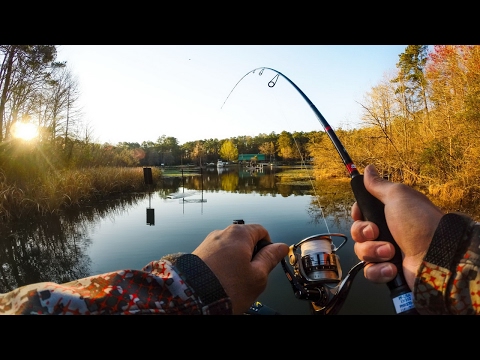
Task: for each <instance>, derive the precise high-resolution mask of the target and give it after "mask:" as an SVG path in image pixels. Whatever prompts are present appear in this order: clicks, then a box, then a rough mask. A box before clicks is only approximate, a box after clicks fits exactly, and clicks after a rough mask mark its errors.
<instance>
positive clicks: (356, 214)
mask: <svg viewBox="0 0 480 360" xmlns="http://www.w3.org/2000/svg"><path fill="white" fill-rule="evenodd" d="M351 216H352V219H353V220H363V215H362V212H361V211H360V206H358V203H357V202H354V203H353V205H352V209H351Z"/></svg>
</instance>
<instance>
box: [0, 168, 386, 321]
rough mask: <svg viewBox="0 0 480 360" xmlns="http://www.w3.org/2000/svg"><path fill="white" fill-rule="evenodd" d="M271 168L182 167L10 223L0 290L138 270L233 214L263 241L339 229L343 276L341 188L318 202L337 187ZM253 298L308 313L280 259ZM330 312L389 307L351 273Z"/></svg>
mask: <svg viewBox="0 0 480 360" xmlns="http://www.w3.org/2000/svg"><path fill="white" fill-rule="evenodd" d="M279 171H281V170H280V169H276V170H270V169H265V170H264V171H263V172H253V173H249V172H247V171H239V170H238V169H236V168H233V169H228V170H223V171H220V173H219V172H218V171H217V169H216V168H212V169H206V170H204V171H203V172H202V173H201V174H198V173H197V174H190V173H186V172H185V173H184V175H185V176H184V177H165V178H164V179H163V180H161V181H160V182H161V184H160V188H158V189H155V190H152V191H151V192H150V193H147V194H134V195H126V196H125V197H123V198H121V199H118V200H117V201H115V202H112V203H102V204H99V206H98V207H95V208H92V209H88V210H86V211H82V212H81V213H72V214H67V215H66V216H65V217H61V218H59V217H52V219H49V221H43V222H42V223H41V224H36V223H29V222H28V221H25V222H24V223H22V224H15V225H12V226H11V227H10V228H9V229H5V230H4V231H3V232H2V237H1V238H0V245H1V248H0V263H1V264H2V267H1V273H0V292H5V291H8V290H11V289H13V288H15V287H17V286H20V285H24V284H28V283H33V282H39V281H56V282H66V281H70V280H72V279H75V278H79V277H84V276H89V275H93V274H100V273H103V272H107V271H112V270H118V269H122V268H136V269H138V268H141V267H143V266H145V265H146V264H147V263H148V262H150V261H151V260H154V259H158V258H160V257H161V256H162V255H165V254H168V253H173V252H191V251H193V250H194V249H195V248H196V247H197V246H198V244H199V243H200V242H201V241H202V240H203V239H204V238H205V236H207V235H208V233H209V232H210V231H212V230H214V229H223V228H225V227H226V226H228V225H229V224H231V223H232V221H233V220H234V219H243V220H244V221H245V222H246V223H259V224H262V225H263V226H264V227H265V228H266V229H267V230H268V231H269V233H270V236H271V238H272V241H274V242H284V243H287V244H288V245H292V244H295V243H297V242H298V241H300V240H302V239H304V238H306V237H308V236H310V235H314V234H319V233H325V232H328V231H329V232H335V233H337V232H339V233H343V234H345V235H347V236H348V241H347V243H346V244H345V245H344V246H343V247H342V248H341V249H340V250H339V251H338V252H337V254H338V255H339V257H340V264H341V268H342V270H343V274H344V276H345V275H346V273H347V272H348V270H350V268H351V267H352V266H354V265H355V264H356V263H357V262H358V259H357V258H356V256H355V254H354V252H353V241H352V240H351V238H350V232H349V229H350V225H351V220H350V218H349V213H348V212H349V209H350V205H351V204H352V202H353V200H352V199H351V197H350V196H351V195H350V194H343V195H344V196H343V200H342V201H340V200H336V201H332V203H328V202H329V201H331V199H330V198H329V197H328V196H324V197H318V195H319V194H321V195H322V196H323V194H324V193H328V194H330V193H331V194H336V195H335V196H338V194H337V192H338V191H337V192H335V191H334V192H332V191H331V190H329V189H328V188H327V187H325V186H322V188H317V189H316V194H315V195H314V194H313V193H312V191H311V190H312V186H311V185H308V184H286V185H285V184H279V183H278V182H277V181H278V178H277V177H275V173H278V172H279ZM345 197H346V200H345ZM333 199H335V198H333ZM323 201H325V202H326V203H322V202H323ZM320 206H321V207H320ZM321 208H323V209H324V212H325V214H326V215H327V217H326V219H327V221H326V223H327V225H328V228H329V229H328V230H327V227H326V226H327V225H326V224H325V222H324V221H323V218H322V215H321V214H322V212H321V210H320V209H321ZM337 245H338V244H337ZM258 300H259V301H261V302H262V303H264V304H266V305H268V306H270V307H272V308H274V309H275V310H277V311H279V312H280V313H282V314H286V315H290V314H291V315H294V314H309V313H310V312H309V307H308V303H307V302H306V301H305V300H299V299H297V298H296V297H295V296H294V294H293V291H292V287H291V285H290V283H289V282H288V280H287V278H286V276H285V273H284V271H283V269H282V267H281V265H280V264H279V265H278V266H277V267H276V268H275V269H274V271H273V272H272V273H271V275H270V278H269V282H268V285H267V289H266V291H265V292H264V293H263V294H262V295H261V296H260V298H259V299H258ZM340 314H394V311H393V307H392V305H391V300H390V297H389V292H388V288H387V286H386V285H378V284H377V285H376V284H372V283H370V282H368V281H366V280H365V279H364V278H363V273H362V272H360V273H359V274H358V275H357V276H356V278H355V280H354V283H353V286H352V288H351V291H350V293H349V296H348V298H347V300H346V302H345V303H344V305H343V308H342V310H341V311H340Z"/></svg>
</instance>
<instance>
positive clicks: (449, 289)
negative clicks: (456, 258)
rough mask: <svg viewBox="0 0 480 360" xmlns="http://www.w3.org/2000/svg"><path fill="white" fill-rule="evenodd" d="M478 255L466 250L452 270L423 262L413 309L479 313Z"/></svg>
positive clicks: (430, 312)
mask: <svg viewBox="0 0 480 360" xmlns="http://www.w3.org/2000/svg"><path fill="white" fill-rule="evenodd" d="M478 261H479V255H478V254H476V253H475V252H472V251H470V250H468V251H467V252H466V253H465V255H464V257H463V259H462V260H461V261H460V262H459V264H458V266H457V268H456V271H455V273H452V272H451V271H449V270H448V269H445V268H443V267H440V266H437V265H435V264H431V263H428V262H424V263H423V264H422V266H421V271H420V273H419V275H418V276H417V281H416V284H415V300H414V301H415V308H416V309H417V310H418V311H419V313H421V314H432V315H438V314H452V315H478V314H480V290H479V289H480V286H479V285H480V272H479V268H478V265H476V264H478Z"/></svg>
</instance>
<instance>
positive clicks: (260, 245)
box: [252, 239, 271, 259]
mask: <svg viewBox="0 0 480 360" xmlns="http://www.w3.org/2000/svg"><path fill="white" fill-rule="evenodd" d="M270 244H271V242H270V241H267V240H265V239H262V240H259V241H258V242H257V245H255V247H254V249H253V255H252V259H253V258H254V257H255V255H257V253H258V252H259V251H260V249H261V248H263V247H265V246H267V245H270Z"/></svg>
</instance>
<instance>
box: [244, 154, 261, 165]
mask: <svg viewBox="0 0 480 360" xmlns="http://www.w3.org/2000/svg"><path fill="white" fill-rule="evenodd" d="M252 161H257V162H263V161H266V159H265V154H240V155H238V162H244V163H245V162H247V163H250V162H252Z"/></svg>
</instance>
